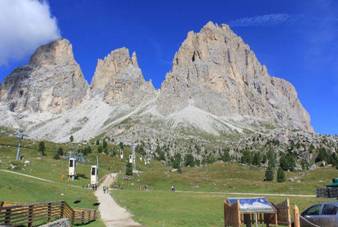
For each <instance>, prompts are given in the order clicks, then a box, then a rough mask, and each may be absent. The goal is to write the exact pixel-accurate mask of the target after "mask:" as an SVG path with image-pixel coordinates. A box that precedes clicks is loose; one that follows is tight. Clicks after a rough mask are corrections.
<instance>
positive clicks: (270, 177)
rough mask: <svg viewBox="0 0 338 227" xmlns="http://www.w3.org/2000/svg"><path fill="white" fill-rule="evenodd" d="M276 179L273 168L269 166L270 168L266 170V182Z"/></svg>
mask: <svg viewBox="0 0 338 227" xmlns="http://www.w3.org/2000/svg"><path fill="white" fill-rule="evenodd" d="M273 178H274V171H273V168H272V166H270V165H269V166H268V168H267V169H266V170H265V180H266V181H273Z"/></svg>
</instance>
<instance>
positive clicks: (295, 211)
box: [294, 205, 300, 227]
mask: <svg viewBox="0 0 338 227" xmlns="http://www.w3.org/2000/svg"><path fill="white" fill-rule="evenodd" d="M294 218H295V221H294V223H295V225H294V226H295V227H300V220H299V209H298V207H297V205H295V208H294Z"/></svg>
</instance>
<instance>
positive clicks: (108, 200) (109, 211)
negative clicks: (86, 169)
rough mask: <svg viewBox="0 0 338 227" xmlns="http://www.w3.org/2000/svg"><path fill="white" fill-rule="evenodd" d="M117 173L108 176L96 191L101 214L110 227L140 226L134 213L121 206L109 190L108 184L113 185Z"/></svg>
mask: <svg viewBox="0 0 338 227" xmlns="http://www.w3.org/2000/svg"><path fill="white" fill-rule="evenodd" d="M116 177H117V174H115V173H112V174H109V175H107V176H106V178H105V179H104V181H103V183H102V184H101V185H99V187H98V189H99V190H97V191H96V192H95V196H96V197H97V200H98V202H99V203H100V205H99V211H100V216H101V219H102V221H103V222H104V224H105V225H106V226H108V227H140V226H141V225H140V224H139V223H137V222H135V221H134V220H133V219H132V215H131V214H130V213H129V212H128V211H127V210H126V209H124V208H122V207H120V206H119V205H118V204H117V203H116V202H115V201H114V199H113V198H112V197H111V195H110V194H109V193H105V192H104V191H103V187H105V191H107V192H108V187H107V186H106V185H111V184H112V183H113V182H114V180H115V179H116Z"/></svg>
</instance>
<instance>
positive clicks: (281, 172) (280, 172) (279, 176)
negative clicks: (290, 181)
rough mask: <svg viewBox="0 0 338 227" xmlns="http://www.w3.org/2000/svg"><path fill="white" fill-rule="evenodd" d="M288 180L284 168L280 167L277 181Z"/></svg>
mask: <svg viewBox="0 0 338 227" xmlns="http://www.w3.org/2000/svg"><path fill="white" fill-rule="evenodd" d="M285 180H286V176H285V173H284V170H283V169H282V168H280V167H279V168H278V170H277V182H284V181H285Z"/></svg>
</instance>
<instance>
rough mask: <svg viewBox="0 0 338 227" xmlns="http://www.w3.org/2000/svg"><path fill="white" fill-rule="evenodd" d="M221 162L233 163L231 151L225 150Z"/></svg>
mask: <svg viewBox="0 0 338 227" xmlns="http://www.w3.org/2000/svg"><path fill="white" fill-rule="evenodd" d="M221 160H222V161H223V162H229V161H231V157H230V152H229V149H223V151H222V155H221Z"/></svg>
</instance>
